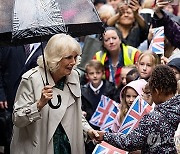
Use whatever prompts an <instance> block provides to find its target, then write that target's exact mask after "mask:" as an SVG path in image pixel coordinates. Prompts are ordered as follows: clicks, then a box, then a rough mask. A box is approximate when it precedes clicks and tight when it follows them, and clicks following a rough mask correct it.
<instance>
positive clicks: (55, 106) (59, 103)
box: [48, 95, 61, 109]
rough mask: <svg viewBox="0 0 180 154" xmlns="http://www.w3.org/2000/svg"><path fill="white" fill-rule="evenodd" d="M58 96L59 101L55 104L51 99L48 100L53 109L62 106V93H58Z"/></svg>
mask: <svg viewBox="0 0 180 154" xmlns="http://www.w3.org/2000/svg"><path fill="white" fill-rule="evenodd" d="M57 98H58V103H57V104H56V105H53V104H52V102H51V100H49V101H48V104H49V106H50V107H51V108H52V109H58V108H59V107H60V106H61V95H57Z"/></svg>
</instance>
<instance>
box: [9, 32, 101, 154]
mask: <svg viewBox="0 0 180 154" xmlns="http://www.w3.org/2000/svg"><path fill="white" fill-rule="evenodd" d="M65 44H66V45H65ZM44 52H45V53H44V54H45V59H46V65H47V77H48V80H49V85H46V84H45V75H44V74H45V72H44V71H45V70H44V67H43V66H44V65H43V59H42V57H39V59H38V65H39V66H37V67H36V68H33V69H31V70H30V71H28V72H27V73H25V74H24V75H23V76H22V81H21V83H20V86H19V88H18V91H17V95H16V99H15V104H14V111H13V122H14V125H15V126H14V134H13V139H12V143H11V153H12V154H25V153H26V154H53V153H54V154H60V153H63V154H77V153H78V154H84V153H85V150H84V137H83V133H84V134H85V135H86V134H87V135H89V136H90V137H91V138H93V137H94V138H95V136H98V134H97V132H96V131H95V130H93V129H92V128H91V127H90V126H89V125H88V123H87V121H86V120H85V118H84V117H83V116H82V111H81V99H80V96H81V92H80V84H79V76H78V73H77V72H76V71H75V70H73V67H74V66H75V64H76V61H77V57H78V56H79V55H80V54H81V49H80V45H79V44H78V42H77V41H76V40H75V39H74V38H72V37H71V36H69V35H66V34H57V35H54V36H53V37H52V38H51V39H50V40H49V41H48V43H47V46H46V48H45V51H44ZM56 95H60V96H61V106H60V107H59V108H58V109H52V108H50V107H49V105H47V103H48V101H49V100H51V101H52V103H53V104H56V103H57V102H58V99H57V96H56Z"/></svg>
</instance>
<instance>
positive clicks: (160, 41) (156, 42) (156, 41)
mask: <svg viewBox="0 0 180 154" xmlns="http://www.w3.org/2000/svg"><path fill="white" fill-rule="evenodd" d="M149 50H150V51H152V52H155V53H156V54H163V53H164V26H161V27H157V28H153V39H152V41H151V43H150V45H149Z"/></svg>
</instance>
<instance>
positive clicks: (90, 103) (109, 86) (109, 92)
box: [81, 80, 117, 121]
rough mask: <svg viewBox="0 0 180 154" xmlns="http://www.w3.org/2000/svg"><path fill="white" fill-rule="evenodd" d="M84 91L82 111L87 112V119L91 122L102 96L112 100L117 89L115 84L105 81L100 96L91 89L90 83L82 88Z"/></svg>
mask: <svg viewBox="0 0 180 154" xmlns="http://www.w3.org/2000/svg"><path fill="white" fill-rule="evenodd" d="M81 91H82V96H81V98H82V110H83V111H86V112H87V116H86V119H87V120H88V121H89V120H90V119H91V116H92V115H93V113H94V112H95V110H96V108H97V105H98V103H99V101H100V99H101V95H105V96H107V97H109V98H111V99H112V100H114V96H115V95H116V91H117V90H116V88H115V85H114V83H112V82H109V81H107V80H103V86H102V87H101V88H100V91H99V93H98V94H95V93H94V91H93V90H92V89H91V88H90V86H89V83H87V84H86V85H83V86H82V87H81Z"/></svg>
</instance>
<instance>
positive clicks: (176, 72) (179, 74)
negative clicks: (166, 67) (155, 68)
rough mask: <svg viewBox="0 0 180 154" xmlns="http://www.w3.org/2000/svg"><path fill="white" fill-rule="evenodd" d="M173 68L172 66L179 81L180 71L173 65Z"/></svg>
mask: <svg viewBox="0 0 180 154" xmlns="http://www.w3.org/2000/svg"><path fill="white" fill-rule="evenodd" d="M171 68H172V70H173V72H174V74H175V76H176V80H177V81H179V80H180V72H179V71H178V70H177V68H176V67H172V66H171Z"/></svg>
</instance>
